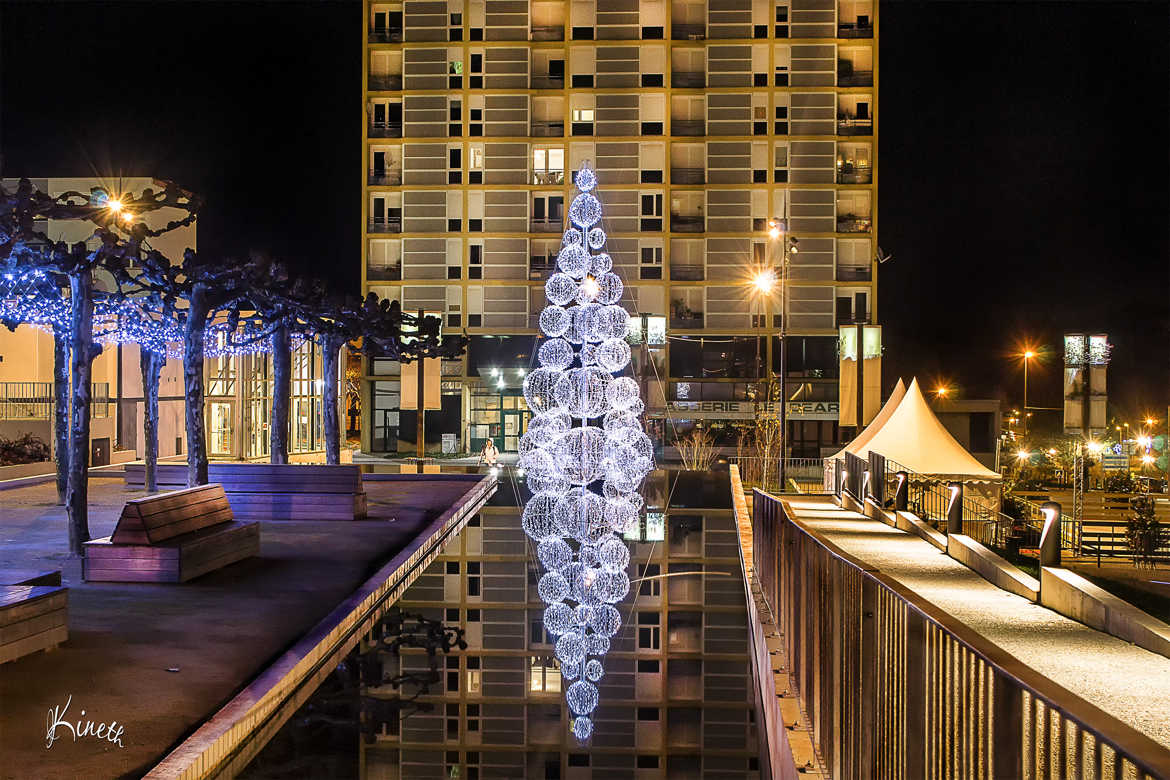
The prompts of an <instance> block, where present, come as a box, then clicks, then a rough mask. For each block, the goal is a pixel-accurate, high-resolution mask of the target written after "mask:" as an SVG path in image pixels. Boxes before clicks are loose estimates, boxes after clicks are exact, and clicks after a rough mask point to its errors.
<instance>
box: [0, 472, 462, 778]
mask: <svg viewBox="0 0 1170 780" xmlns="http://www.w3.org/2000/svg"><path fill="white" fill-rule="evenodd" d="M469 487H470V485H469V483H468V482H467V481H466V478H464V479H463V480H456V479H450V480H446V479H437V480H434V479H433V480H428V481H425V482H424V481H417V482H415V481H397V482H367V483H366V491H367V493H368V494H369V507H370V515H371V520H370V521H366V522H352V523H348V522H328V521H314V522H264V523H263V525H262V527H261V555H260V557H258V558H252V559H249V560H246V561H241V562H239V563H236V564H234V565H232V566H229V567H227V568H224V569H221V570H219V571H216V572H212V573H210V574H207V575H205V576H203V577H199V578H197V579H195V580H192V581H191V582H188V583H185V584H183V585H154V584H121V583H82V582H81V581H80V573H81V571H80V561H79V560H77V559H71V558H69V556H68V552H67V550H68V543H67V533H66V525H65V518H64V510H63V509H62V508H61V507H59V506H57V504H56V500H55V499H56V489H55V486H54V485H53V484H52V483H44V484H41V485H34V486H29V487H23V488H16V489H13V490H7V491H4V492H3V493H0V568H3V567H17V568H22V569H31V568H38V567H40V568H54V569H62V570H63V575H64V584H65V585H68V586H69V588H70V591H69V640H68V641H67V642H66V643H65V644H63V645H62V646H61V647H60V648H58V649H57V650H56V651H54V652H51V653H36V654H33V655H31V656H26V657H25V658H22V659H19V660H17V661H14V662H11V663H8V664H4V665H3V666H0V702H3V706H2V712H0V756H3V758H2V759H0V777H4V778H26V777H37V778H45V780H49V779H50V778H77V777H93V778H99V777H117V776H121V775H128V776H141V775H142V774H143V773H145V772H146V771H147V770H148V769H149V768H150V767H151V766H153V765H154V764H155V763H156V762H157V761H158V760H159V759H160V758H161V757H162V756H163V755H164V754H165V753H166V751H167V750H168V749H169V748H170V747H172V746H173V745H174V744H175V743H176V742H177V741H178V740H180V739H181V738H182V737H184V736H186V735H187V734H189V733H191V732H192V731H193V730H194V729H195V728H196V727H197V726H198V725H199V724H200V723H201V722H203V721H204V720H205V719H207V718H208V717H210V716H211V715H212V714H214V713H215V712H216V711H217V710H218V709H219V707H220V706H221V705H222V704H223V703H224V702H226V701H227V700H228V699H229V698H231V697H232V696H233V694H235V693H236V692H237V691H239V690H240V689H241V688H242V687H243V686H244V685H245V684H247V683H248V682H250V681H251V680H252V679H253V678H254V677H255V676H256V675H257V673H259V672H260V671H261V670H262V669H264V668H265V667H266V666H267V665H268V664H269V663H270V662H271V661H272V660H273V659H274V658H275V657H277V656H278V655H279V654H280V653H282V652H284V651H285V650H286V649H287V648H289V647H290V646H291V645H292V644H293V643H294V642H296V640H297V639H298V638H300V637H301V636H302V635H304V634H305V633H306V632H307V631H308V630H309V629H310V628H312V627H313V626H314V625H315V624H317V622H318V621H320V620H321V619H322V618H324V617H325V616H326V615H328V614H329V613H330V611H331V610H333V609H334V607H336V606H337V605H338V604H339V603H340V602H341V601H342V600H343V599H345V598H346V597H347V596H349V595H350V594H351V593H353V591H354V590H355V589H356V588H357V587H358V586H359V585H361V584H362V583H363V582H364V581H365V580H366V578H367V577H369V576H370V575H371V574H372V573H373V572H374V571H376V570H377V569H378V567H379V566H381V565H382V564H384V563H385V562H387V561H389V560H390V559H391V558H392V557H393V556H394V555H395V554H396V553H397V552H398V551H400V550H402V549H403V548H404V547H406V546H407V545H408V544H409V543H410V542H411V541H412V540H413V539H414V538H415V537H416V536H417V534H418V532H419V531H420V530H421V529H423V528H425V527H426V526H427V524H428V523H430V522H431V521H433V520H434V519H435V518H436V517H438V516H439V515H440V514H442V513H443V512H444V511H446V510H447V509H449V508H450V507H451V506H452V505H453V504H454V503H456V502H457V501H458V500H459V498H460V496H462V495H463V494H464V493H465V492H466V491H467V490H468V489H469ZM141 495H143V494H142V492H141V491H132V490H127V489H126V488H125V487H124V486H123V485H122V481H121V479H120V478H119V479H109V478H103V479H91V480H90V506H91V512H90V530H91V533H92V534H93V536H95V537H98V536H105V535H107V534H109V533H110V531H111V530H112V529H113V526H114V524H115V523H116V521H117V517H118V513H119V511H120V510H121V507H122V505H123V504H124V503H125V501H126V500H127V499H130V498H135V497H138V496H141ZM70 696H72V703H71V704H70V708H69V712H68V717H69V718H70V719H73V720H76V719H78V718H81V717H82V716H81V711H82V710H85V716H84V718H85V719H87V720H88V719H93V720H94V722H95V723H96V722H99V721H105V722H108V721H111V720H116V721H118V723H119V724H120V725H122V726H124V728H125V731H124V733H123V736H122V742H123V745H124V747H122V748H119V747H117V746H112V745H110V744H109V743H107V742H103V741H100V740H97V739H92V738H90V739H82V740H78V741H77V742H73V740H72V739H71V738H70V736H69V735H68V733H67V732H63V731H61V730H59V735H60V734H64V738H63V739H59V740H58V741H57V743H56V744H54V745H53V747H52V748H51V749H49V750H46V749H45V714H46V712H47V711H48V710H49V708H51V707H64V705H65V703H66V701H67V700H68V699H69V697H70Z"/></svg>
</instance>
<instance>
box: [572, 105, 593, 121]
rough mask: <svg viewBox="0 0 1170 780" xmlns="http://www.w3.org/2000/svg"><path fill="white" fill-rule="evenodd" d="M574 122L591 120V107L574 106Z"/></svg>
mask: <svg viewBox="0 0 1170 780" xmlns="http://www.w3.org/2000/svg"><path fill="white" fill-rule="evenodd" d="M573 121H574V122H592V121H593V109H592V108H574V109H573Z"/></svg>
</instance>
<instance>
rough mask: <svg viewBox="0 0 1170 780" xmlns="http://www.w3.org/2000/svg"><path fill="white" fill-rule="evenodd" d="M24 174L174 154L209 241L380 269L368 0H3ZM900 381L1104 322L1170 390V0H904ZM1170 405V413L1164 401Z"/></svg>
mask: <svg viewBox="0 0 1170 780" xmlns="http://www.w3.org/2000/svg"><path fill="white" fill-rule="evenodd" d="M0 14H2V16H0V65H2V70H0V88H2V92H0V154H2V157H0V166H2V167H0V173H2V174H3V175H4V176H20V175H31V176H85V175H111V174H119V173H120V174H123V175H153V176H159V177H164V178H171V179H175V180H177V181H179V182H180V183H182V184H184V185H185V186H187V187H189V188H192V189H195V190H197V191H199V192H201V193H203V194H204V196H205V197H206V198H207V206H206V208H205V210H204V211H203V213H202V214H201V215H200V220H199V228H198V229H199V234H198V235H199V248H200V251H201V252H205V253H211V254H228V253H232V254H239V253H245V252H247V251H248V250H250V249H256V250H263V251H267V252H269V253H271V254H273V255H274V256H277V257H282V258H284V259H286V260H287V261H288V262H290V264H292V265H293V266H294V267H295V268H297V269H299V270H301V271H303V272H306V273H311V274H313V275H317V276H323V277H326V278H328V279H330V280H332V281H333V282H334V283H336V285H338V286H339V287H348V288H350V289H353V290H354V291H355V292H356V288H357V285H358V278H359V268H358V265H359V262H358V258H359V257H360V235H359V230H358V226H359V224H360V203H361V200H360V199H361V190H360V187H361V175H362V173H363V171H364V160H363V157H362V154H361V151H360V144H359V138H360V133H361V123H362V122H363V120H364V117H363V112H362V108H361V95H360V89H361V79H360V73H361V68H362V61H361V3H360V2H353V1H352V0H350V1H348V2H315V3H298V2H274V3H247V2H230V3H212V2H162V1H156V2H130V3H79V2H61V3H54V2H47V1H42V2H36V3H16V2H2V3H0ZM881 25H882V28H881V29H882V32H881V36H882V37H881V50H880V65H879V67H880V78H881V88H882V91H881V93H880V97H879V101H878V105H877V114H878V117H879V122H880V133H881V135H880V144H879V148H878V152H877V157H878V172H879V176H880V188H879V201H880V204H879V213H878V217H879V221H880V226H879V227H880V233H881V238H880V244H881V246H882V248H883V249H884V250H886V252H888V253H891V254H893V255H894V259H893V260H892V261H890V262H889V263H886V264H884V265H883V266H881V271H880V275H879V296H878V299H879V300H878V306H879V318H880V321H881V322H882V324H883V325H884V326H885V345H886V355H887V359H886V367H885V368H886V370H885V378H886V385H887V386H889V385H891V384H892V383H893V381H894V379H895V378H896V376H898V375H899V374H903V375H911V374H917V375H918V376H919V377H922V378H923V379H925V380H926V381H927V382H928V383H929V384H930V385H931V386H933V385H934V384H935V383H936V382H937V381H939V380H943V381H946V382H947V383H948V384H950V385H952V386H953V387H955V388H956V389H957V390H958V391H959V394H960V397H962V396H967V397H976V396H980V397H983V396H988V395H1000V396H1003V397H1005V398H1006V399H1007V400H1009V401H1011V402H1014V403H1017V404H1018V403H1019V401H1020V392H1021V384H1022V379H1021V376H1022V375H1021V370H1020V367H1019V361H1018V360H1016V361H1013V360H1012V358H1011V354H1012V353H1013V352H1019V351H1020V345H1021V344H1023V343H1024V342H1025V341H1027V342H1028V343H1030V344H1034V345H1038V346H1041V347H1044V346H1047V347H1048V348H1049V349H1050V350H1051V351H1052V355H1051V358H1050V360H1049V361H1048V363H1047V365H1043V366H1037V365H1035V364H1034V365H1033V367H1032V369H1031V370H1030V374H1029V399H1028V400H1029V402H1030V403H1031V404H1032V405H1036V406H1057V405H1058V403H1059V400H1060V389H1059V382H1060V371H1059V350H1060V343H1059V337H1060V334H1061V333H1063V332H1064V331H1066V330H1085V331H1093V332H1095V331H1106V332H1108V333H1109V334H1110V340H1111V341H1112V342H1113V344H1114V345H1115V347H1114V352H1113V364H1112V367H1111V375H1110V400H1111V401H1112V402H1113V406H1114V408H1115V411H1117V412H1119V413H1121V414H1123V415H1125V416H1126V417H1125V418H1126V419H1133V418H1134V417H1136V416H1137V415H1142V414H1144V413H1145V412H1146V410H1147V409H1149V410H1154V411H1157V412H1158V416H1163V415H1164V414H1165V406H1166V404H1167V402H1168V401H1170V132H1168V130H1170V128H1168V125H1170V36H1168V35H1167V30H1170V3H1168V2H1141V3H1123V2H1107V3H1094V2H1075V3H1072V2H1069V3H1055V2H1038V3H1029V2H1010V3H993V2H974V3H959V2H900V1H898V2H882V4H881ZM1159 410H1160V411H1159Z"/></svg>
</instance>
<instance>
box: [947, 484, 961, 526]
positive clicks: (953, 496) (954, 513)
mask: <svg viewBox="0 0 1170 780" xmlns="http://www.w3.org/2000/svg"><path fill="white" fill-rule="evenodd" d="M947 492H948V493H950V499H949V500H950V503H948V504H947V533H948V534H961V533H963V483H962V482H952V483H950V484H949V485H947Z"/></svg>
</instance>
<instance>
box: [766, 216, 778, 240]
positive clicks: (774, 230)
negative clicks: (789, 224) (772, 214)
mask: <svg viewBox="0 0 1170 780" xmlns="http://www.w3.org/2000/svg"><path fill="white" fill-rule="evenodd" d="M768 235H769V236H770V237H772V238H780V224H779V223H778V222H777V221H776V220H774V219H770V220H768Z"/></svg>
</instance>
